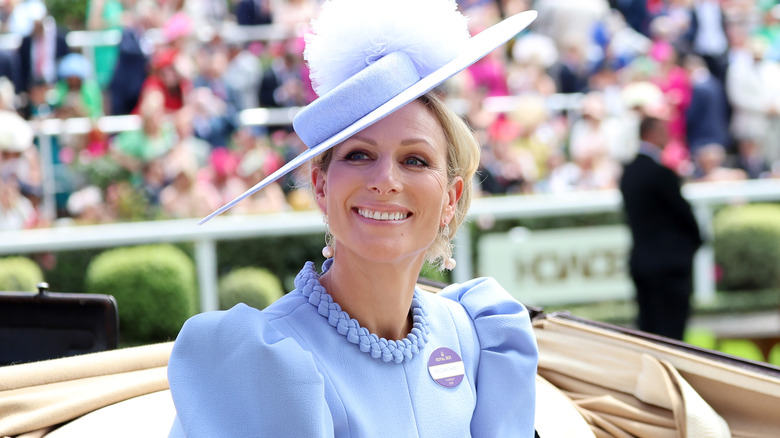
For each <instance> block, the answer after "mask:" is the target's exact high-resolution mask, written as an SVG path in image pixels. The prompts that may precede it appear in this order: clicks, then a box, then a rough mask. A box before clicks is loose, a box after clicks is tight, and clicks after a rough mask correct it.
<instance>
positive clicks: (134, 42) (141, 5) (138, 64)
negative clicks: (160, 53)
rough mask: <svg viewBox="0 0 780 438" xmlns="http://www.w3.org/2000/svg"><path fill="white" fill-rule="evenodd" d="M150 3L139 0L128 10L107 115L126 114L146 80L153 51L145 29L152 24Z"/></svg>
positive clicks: (131, 108)
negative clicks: (131, 10)
mask: <svg viewBox="0 0 780 438" xmlns="http://www.w3.org/2000/svg"><path fill="white" fill-rule="evenodd" d="M152 13H153V11H152V5H151V4H150V3H149V2H147V1H139V2H138V3H137V4H136V7H135V11H134V12H130V11H128V13H127V15H126V17H127V21H128V23H127V24H126V25H125V27H124V28H123V29H122V39H121V40H120V41H119V46H118V51H119V53H118V56H117V62H116V68H115V69H114V74H113V76H112V78H111V83H110V84H109V92H110V95H111V99H110V101H111V114H112V115H122V114H130V113H131V112H132V111H133V109H134V108H135V107H136V105H138V98H139V96H140V95H141V89H142V88H143V85H144V81H145V80H146V74H147V64H148V58H149V56H150V55H151V54H152V52H153V50H154V46H153V45H152V43H151V41H149V40H148V39H147V37H146V31H147V30H148V29H149V28H150V27H151V25H152V17H151V15H152Z"/></svg>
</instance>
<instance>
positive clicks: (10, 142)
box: [0, 111, 35, 153]
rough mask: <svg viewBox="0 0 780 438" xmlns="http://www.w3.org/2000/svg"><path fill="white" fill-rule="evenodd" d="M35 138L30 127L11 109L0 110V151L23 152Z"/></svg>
mask: <svg viewBox="0 0 780 438" xmlns="http://www.w3.org/2000/svg"><path fill="white" fill-rule="evenodd" d="M34 139H35V134H34V133H33V130H32V127H31V126H30V124H29V123H28V122H27V120H24V119H23V118H22V117H20V116H19V115H18V114H16V113H15V112H13V111H0V151H7V152H16V153H20V152H24V151H26V150H27V149H29V148H30V146H32V144H33V140H34Z"/></svg>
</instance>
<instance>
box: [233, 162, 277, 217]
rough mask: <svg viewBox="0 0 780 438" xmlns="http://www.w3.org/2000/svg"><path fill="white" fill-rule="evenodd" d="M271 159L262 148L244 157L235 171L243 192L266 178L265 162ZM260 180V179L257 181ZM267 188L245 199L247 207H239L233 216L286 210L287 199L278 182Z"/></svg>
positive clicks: (267, 167)
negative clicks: (240, 181)
mask: <svg viewBox="0 0 780 438" xmlns="http://www.w3.org/2000/svg"><path fill="white" fill-rule="evenodd" d="M268 159H273V157H272V154H271V153H269V151H268V150H266V149H263V148H255V149H252V150H251V151H249V152H248V153H247V154H246V155H244V157H243V159H242V160H241V163H240V164H239V165H238V168H237V169H236V174H237V175H238V177H240V178H241V180H242V182H243V185H244V190H242V191H241V192H240V193H243V191H245V190H248V189H249V188H251V187H252V186H254V185H255V184H257V181H262V179H263V178H265V177H266V176H268V173H267V171H266V169H269V166H268V163H267V162H266V160H268ZM257 178H260V179H257ZM267 188H269V189H270V190H268V191H267V192H266V193H263V192H265V189H263V190H261V191H259V192H257V193H255V194H254V195H252V196H250V197H248V198H246V199H245V201H248V202H247V205H245V206H242V207H239V206H238V205H237V206H236V207H239V211H237V212H235V213H234V214H261V213H277V212H280V211H284V210H287V209H288V205H287V199H286V198H285V195H284V191H283V190H282V186H281V185H280V184H279V183H278V182H273V183H271V184H270V185H269V186H268V187H267Z"/></svg>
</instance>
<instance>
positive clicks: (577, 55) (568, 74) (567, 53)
mask: <svg viewBox="0 0 780 438" xmlns="http://www.w3.org/2000/svg"><path fill="white" fill-rule="evenodd" d="M585 45H586V41H583V40H582V39H580V38H577V37H576V36H574V35H570V36H568V37H566V38H565V39H564V41H563V43H562V46H563V49H562V50H561V58H560V60H559V66H558V75H557V83H558V92H559V93H584V92H587V91H588V76H589V74H590V69H589V66H588V62H587V58H586V57H585Z"/></svg>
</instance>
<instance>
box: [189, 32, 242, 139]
mask: <svg viewBox="0 0 780 438" xmlns="http://www.w3.org/2000/svg"><path fill="white" fill-rule="evenodd" d="M197 58H198V62H197V64H198V71H199V73H198V75H197V76H196V77H195V79H193V81H192V86H193V88H194V89H196V90H197V89H199V88H205V89H207V90H208V91H209V93H205V92H204V90H198V91H195V92H194V93H193V95H194V96H193V97H194V99H193V105H194V106H196V107H198V106H200V105H202V104H205V105H207V106H206V107H204V108H200V111H198V112H200V113H202V114H204V115H205V114H208V117H209V119H210V121H209V123H208V125H209V126H210V128H209V129H208V130H209V133H208V134H207V135H206V136H203V137H201V136H200V135H199V137H200V138H203V139H204V140H206V141H208V142H209V143H210V144H211V145H212V146H215V147H216V146H226V145H227V142H228V139H229V138H230V135H231V134H232V133H233V131H234V130H235V129H236V127H237V126H238V113H239V111H241V110H242V109H243V108H242V107H241V104H240V102H239V98H238V93H237V91H236V89H235V88H234V87H233V85H232V84H231V83H229V82H228V81H227V80H226V79H225V71H226V70H227V67H228V54H227V50H226V48H225V47H224V46H223V45H221V44H213V45H212V46H211V47H210V48H208V49H202V50H200V51H199V52H198V55H197ZM196 132H198V130H197V129H196Z"/></svg>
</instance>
